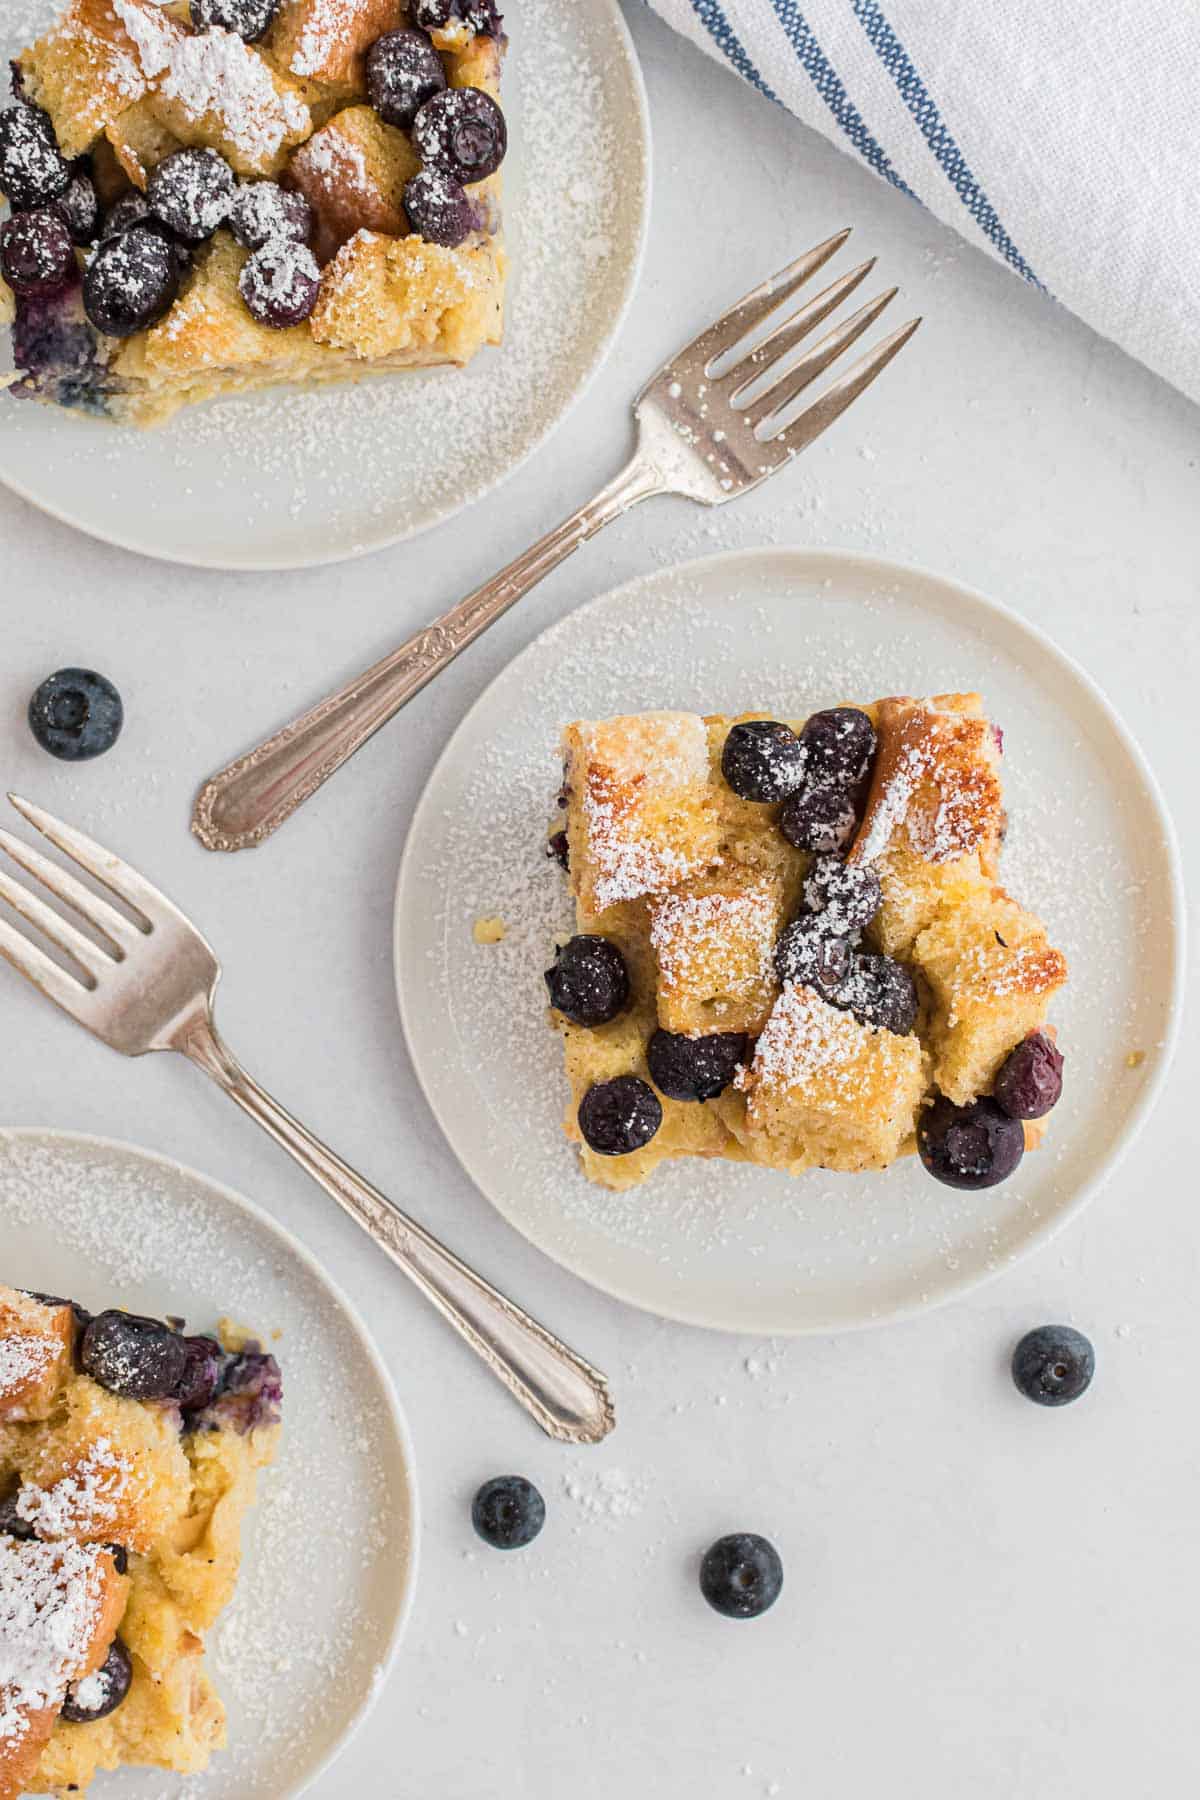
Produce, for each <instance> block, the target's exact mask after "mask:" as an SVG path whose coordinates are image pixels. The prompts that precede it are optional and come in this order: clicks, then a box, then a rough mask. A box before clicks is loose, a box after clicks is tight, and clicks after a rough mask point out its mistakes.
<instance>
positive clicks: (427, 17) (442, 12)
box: [413, 0, 504, 37]
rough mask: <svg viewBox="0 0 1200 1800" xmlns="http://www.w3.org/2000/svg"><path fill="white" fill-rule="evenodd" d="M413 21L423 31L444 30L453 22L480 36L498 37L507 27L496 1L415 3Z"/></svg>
mask: <svg viewBox="0 0 1200 1800" xmlns="http://www.w3.org/2000/svg"><path fill="white" fill-rule="evenodd" d="M413 18H414V19H415V20H416V22H417V24H418V25H419V26H421V28H422V30H424V31H442V30H444V29H445V27H446V26H447V25H449V23H450V21H451V19H461V20H462V22H463V24H464V25H466V26H467V27H469V29H470V30H471V31H473V32H475V33H476V34H477V35H478V36H479V37H499V35H500V32H501V30H502V29H503V26H504V21H503V19H502V18H501V17H500V12H499V9H498V8H497V6H496V0H416V4H415V6H414V8H413Z"/></svg>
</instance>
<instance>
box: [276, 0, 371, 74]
mask: <svg viewBox="0 0 1200 1800" xmlns="http://www.w3.org/2000/svg"><path fill="white" fill-rule="evenodd" d="M405 23H406V19H405V12H404V7H403V5H402V3H401V0H282V4H281V6H280V7H279V10H278V12H277V13H276V14H275V17H274V20H273V21H272V24H271V29H270V31H269V32H268V34H267V38H266V41H265V44H264V49H265V50H266V53H267V55H268V56H269V57H270V58H271V61H272V62H273V63H274V64H275V65H276V67H277V68H280V69H286V70H287V72H288V73H289V74H291V75H295V76H297V77H298V78H299V79H300V80H302V81H319V82H322V83H326V84H329V85H330V86H334V87H337V88H341V89H345V90H348V91H349V92H351V93H363V92H365V87H366V80H365V75H364V72H363V59H364V57H365V55H366V52H367V50H368V49H369V48H370V46H371V45H372V44H373V43H374V42H375V39H376V38H378V37H382V36H383V34H384V32H385V31H395V30H396V29H397V27H399V26H401V25H404V24H405Z"/></svg>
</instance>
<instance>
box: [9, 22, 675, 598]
mask: <svg viewBox="0 0 1200 1800" xmlns="http://www.w3.org/2000/svg"><path fill="white" fill-rule="evenodd" d="M591 3H592V5H594V6H596V7H599V8H603V9H604V10H605V11H606V12H607V13H608V16H609V19H610V22H611V24H612V26H613V27H614V29H615V32H616V37H617V42H618V43H619V45H620V48H621V51H622V53H623V57H624V62H625V67H626V70H627V72H628V76H629V86H630V92H631V94H632V97H633V102H634V116H635V118H636V120H637V125H638V136H639V139H640V155H639V157H638V161H639V163H640V166H641V175H642V180H641V189H640V192H641V213H640V217H639V219H638V226H637V233H636V240H635V243H634V246H633V256H632V258H631V260H630V264H629V273H628V276H627V278H626V281H625V284H624V289H623V292H622V294H621V298H620V302H619V304H618V306H617V307H616V309H615V310H614V312H613V314H612V317H611V318H610V320H609V322H608V324H607V326H606V328H605V329H604V331H603V332H602V333H601V334H600V336H599V338H598V340H597V343H596V348H595V350H594V352H593V354H592V355H591V357H590V359H589V361H588V364H587V366H586V368H585V369H584V372H583V374H582V376H581V377H580V379H579V380H578V382H577V383H576V384H575V386H574V387H573V388H572V389H571V391H570V393H569V394H568V395H567V396H566V399H565V401H564V404H563V406H562V409H561V411H560V412H558V413H557V414H556V416H555V417H554V418H553V419H551V420H550V421H549V422H548V423H547V424H546V425H545V426H544V427H543V428H542V429H541V430H540V431H535V432H534V434H533V436H532V438H531V440H530V442H529V443H528V444H527V445H526V447H525V448H524V450H522V452H521V453H520V455H519V456H518V457H517V458H516V459H515V460H514V461H513V462H511V463H509V464H507V465H506V467H505V468H504V469H503V470H502V471H501V472H500V473H499V474H496V475H493V476H490V477H489V478H488V479H487V480H486V481H485V482H484V483H483V485H482V486H480V487H479V488H477V489H476V490H475V491H474V492H473V493H471V494H470V495H469V496H468V497H467V498H466V499H455V500H452V501H450V502H449V503H448V504H447V505H446V506H445V507H444V508H443V509H442V510H441V511H439V512H436V513H434V514H433V515H431V516H430V517H428V518H426V519H425V520H424V522H423V523H421V524H417V525H410V526H408V527H406V528H404V529H402V530H400V531H395V532H385V534H384V535H383V536H381V537H379V538H377V539H373V540H372V541H371V542H370V543H362V544H352V545H351V546H350V547H349V548H348V549H344V550H336V551H330V552H317V553H316V554H308V555H303V556H288V557H276V556H272V557H267V558H262V557H252V556H248V555H247V556H242V557H239V558H238V559H237V560H236V561H232V562H231V561H229V560H228V559H227V558H222V557H220V556H213V557H207V556H205V557H201V556H197V555H190V556H181V555H177V554H175V553H174V552H172V551H170V550H160V549H153V550H151V549H147V547H146V546H145V544H141V543H137V542H135V541H134V540H133V539H132V538H130V537H126V536H124V535H122V534H121V532H120V531H118V530H115V529H111V530H110V529H107V528H100V527H92V526H90V525H81V524H80V523H79V521H78V519H75V518H73V517H72V516H71V514H70V513H69V512H67V511H66V510H65V509H64V508H63V507H61V506H56V505H55V504H54V502H53V501H52V500H45V499H42V498H41V497H39V496H37V495H35V494H33V493H32V492H31V491H30V490H29V489H28V488H27V487H26V486H25V485H24V484H23V483H22V482H21V481H20V479H19V478H17V477H16V476H14V475H13V474H11V473H10V472H9V470H8V468H7V466H6V465H5V463H4V462H3V461H0V487H5V488H7V489H8V490H9V492H10V493H13V494H15V495H16V496H17V498H18V500H21V501H22V502H23V503H24V504H25V505H27V506H32V507H33V508H34V510H35V511H36V512H40V513H42V514H44V515H45V516H46V517H47V518H50V519H53V520H55V521H56V523H58V524H60V525H65V526H67V527H68V528H69V529H70V530H72V531H77V532H79V533H80V534H81V535H82V536H84V537H86V538H90V539H91V540H92V541H93V542H94V543H99V544H108V545H110V546H111V547H112V548H113V549H115V550H124V551H127V552H128V553H129V554H130V555H133V556H142V557H145V558H146V559H147V560H148V561H150V562H159V563H166V564H167V565H168V566H170V567H172V568H182V569H211V570H212V571H213V572H214V573H218V574H226V575H232V574H252V575H264V574H282V573H285V572H288V571H292V572H294V571H296V570H298V569H322V568H332V567H334V566H336V565H337V564H339V563H349V562H360V561H362V560H363V558H364V557H368V556H374V555H376V554H378V553H379V552H382V551H385V550H391V549H394V548H395V547H396V546H397V545H398V544H406V543H410V542H412V541H413V540H414V539H415V538H419V537H422V536H424V535H425V533H426V532H430V531H436V530H437V528H438V527H439V526H440V525H446V524H448V523H449V522H450V521H451V520H453V519H456V518H458V517H459V515H460V514H461V513H464V512H466V511H468V510H469V509H470V508H471V507H473V506H477V505H478V504H479V503H480V502H481V501H483V500H486V499H487V498H488V497H489V496H490V495H492V494H494V493H496V492H497V490H498V489H500V488H502V487H503V486H504V484H505V483H506V482H507V481H508V480H509V479H510V477H512V476H514V475H516V474H517V473H518V472H519V471H520V470H521V469H523V468H524V467H525V466H526V464H527V463H528V462H530V461H531V459H532V458H533V457H535V456H536V455H537V453H538V452H539V450H543V449H544V448H545V446H546V444H547V443H548V442H549V441H550V439H551V438H552V437H553V436H554V434H555V432H556V431H557V430H558V429H559V427H560V426H561V425H563V424H565V422H566V420H567V419H568V418H569V417H570V415H571V414H572V413H573V412H574V411H575V409H576V407H577V406H578V405H579V404H580V403H581V401H582V400H583V399H584V398H585V396H586V395H587V394H588V393H589V392H590V390H591V388H592V386H593V384H594V383H595V381H596V378H597V377H598V376H599V374H600V372H601V370H602V369H603V368H604V367H605V365H606V364H607V362H608V360H609V358H610V356H611V355H612V352H613V349H614V348H615V346H616V342H617V339H618V337H619V336H620V334H621V332H622V330H623V329H624V326H625V321H626V320H627V319H628V317H629V312H630V308H631V307H632V305H633V301H634V297H635V295H636V294H637V292H638V289H639V288H640V286H641V280H642V271H643V269H644V266H645V260H646V246H647V243H648V241H649V236H650V208H651V203H652V201H653V197H654V139H653V134H652V131H651V125H650V98H649V95H648V93H647V91H646V78H645V75H644V73H643V71H642V65H641V61H640V59H639V57H638V53H637V46H636V45H635V43H634V41H633V33H632V31H631V30H630V28H629V23H628V21H627V19H626V18H625V14H624V12H623V11H622V8H621V5H620V0H591ZM500 354H501V355H502V354H503V347H501V350H500ZM418 372H419V371H418ZM248 398H250V399H252V398H253V396H250V397H248ZM78 423H79V424H80V425H81V426H83V427H84V428H88V427H87V422H86V421H79V422H78ZM110 429H114V430H115V429H120V428H119V427H110ZM126 429H129V430H134V429H136V428H135V427H127V428H126Z"/></svg>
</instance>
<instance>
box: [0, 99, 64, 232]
mask: <svg viewBox="0 0 1200 1800" xmlns="http://www.w3.org/2000/svg"><path fill="white" fill-rule="evenodd" d="M70 182H71V171H70V168H69V167H68V165H67V163H66V161H65V160H64V158H63V157H62V156H61V155H60V154H59V149H58V144H57V142H56V140H55V136H54V127H53V125H51V123H50V118H49V115H48V114H47V113H44V112H43V111H42V109H41V107H40V106H30V105H29V104H28V103H27V102H24V101H22V102H20V103H19V104H18V105H16V106H10V107H9V108H8V110H7V112H2V113H0V193H2V194H4V195H5V197H6V198H7V200H8V202H9V205H10V206H12V208H13V209H14V211H16V212H23V211H24V210H25V209H26V207H30V206H46V205H47V204H48V203H49V202H50V201H51V200H58V199H60V198H61V196H62V195H63V194H65V193H66V191H67V188H68V187H69V186H70Z"/></svg>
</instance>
